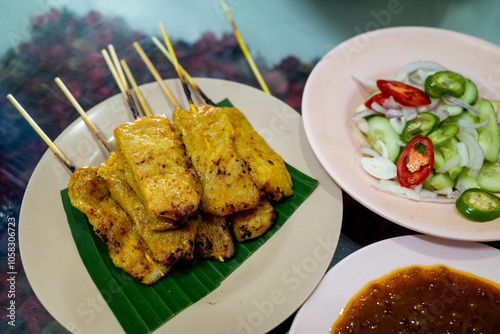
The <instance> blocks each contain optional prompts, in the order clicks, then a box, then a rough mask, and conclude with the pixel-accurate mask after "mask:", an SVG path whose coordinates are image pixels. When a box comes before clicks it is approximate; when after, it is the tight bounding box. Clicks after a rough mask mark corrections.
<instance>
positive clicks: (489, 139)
mask: <svg viewBox="0 0 500 334" xmlns="http://www.w3.org/2000/svg"><path fill="white" fill-rule="evenodd" d="M477 110H478V111H479V113H480V114H479V120H478V121H479V123H481V122H484V121H488V124H486V125H485V126H483V127H482V128H480V129H478V131H477V132H478V134H479V138H478V140H477V141H478V142H479V145H481V147H482V149H483V151H484V160H486V161H491V162H496V161H498V155H499V154H500V137H499V135H498V132H499V126H498V119H497V114H496V112H495V109H494V108H493V105H492V104H491V102H490V101H489V100H486V99H481V100H480V101H479V103H478V104H477Z"/></svg>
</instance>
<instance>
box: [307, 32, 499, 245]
mask: <svg viewBox="0 0 500 334" xmlns="http://www.w3.org/2000/svg"><path fill="white" fill-rule="evenodd" d="M414 60H431V61H435V62H438V63H440V64H441V65H443V66H444V67H446V68H448V69H450V70H453V71H456V72H459V73H461V74H463V75H464V76H466V77H468V78H470V79H471V80H472V81H474V82H475V83H476V85H477V86H478V88H479V95H480V96H481V97H484V98H488V99H500V81H499V80H498V78H500V66H498V64H500V47H498V46H496V45H493V44H491V43H488V42H485V41H483V40H480V39H478V38H475V37H471V36H468V35H464V34H461V33H457V32H453V31H447V30H442V29H436V28H424V27H398V28H388V29H381V30H376V31H372V32H369V33H365V34H362V35H358V36H356V37H354V38H352V39H350V40H348V41H346V42H344V43H342V44H340V45H339V46H337V47H336V48H334V49H333V50H331V51H330V52H329V53H327V54H326V55H325V56H324V57H323V59H322V60H321V61H320V62H319V63H318V64H317V65H316V67H315V68H314V69H313V71H312V73H311V75H310V77H309V79H308V81H307V83H306V87H305V91H304V97H303V102H302V104H303V105H302V113H303V119H304V126H305V130H306V135H307V137H308V139H309V142H310V144H311V146H312V148H313V151H314V153H315V154H316V156H317V157H318V159H319V161H320V162H321V164H322V165H323V167H324V168H325V169H326V171H327V173H328V174H329V175H330V176H331V177H332V178H333V179H334V181H335V182H336V183H337V184H338V185H339V186H340V187H341V188H342V189H344V190H345V191H346V192H347V193H349V194H350V195H351V196H352V197H353V198H355V199H356V200H357V201H359V202H360V203H362V204H363V205H365V206H366V207H367V208H369V209H370V210H372V211H374V212H375V213H377V214H379V215H381V216H383V217H385V218H387V219H389V220H391V221H392V222H394V223H397V224H399V225H402V226H404V227H406V228H409V229H411V230H414V231H418V232H421V233H425V234H429V235H433V236H438V237H443V238H449V239H456V240H471V241H494V240H500V219H497V220H495V221H491V222H487V223H475V222H471V221H468V220H466V219H464V218H462V216H461V215H460V214H459V213H458V211H457V210H456V208H455V206H454V205H453V204H442V203H421V202H416V201H412V200H409V199H406V198H399V197H396V196H393V195H389V194H386V193H383V192H381V191H379V190H377V189H375V188H374V187H373V186H371V184H372V182H373V181H375V179H374V178H372V177H371V176H369V175H368V174H367V173H366V172H364V170H363V169H362V167H361V163H360V158H361V153H360V150H359V144H358V142H357V141H356V139H355V136H354V131H353V129H354V123H353V121H352V115H353V113H354V111H355V109H356V107H357V106H358V105H359V104H360V103H362V102H363V101H364V100H365V99H366V97H367V96H368V94H369V92H367V91H366V90H364V89H363V88H362V87H361V85H359V84H358V83H357V82H356V81H355V80H354V79H353V78H352V76H353V74H357V75H360V76H362V77H365V78H367V79H370V80H377V79H380V78H384V77H389V76H391V75H393V74H394V73H395V72H396V71H397V70H398V69H400V68H401V67H403V66H404V65H406V64H408V63H410V62H412V61H414Z"/></svg>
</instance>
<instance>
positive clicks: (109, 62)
mask: <svg viewBox="0 0 500 334" xmlns="http://www.w3.org/2000/svg"><path fill="white" fill-rule="evenodd" d="M101 53H102V56H103V57H104V60H105V61H106V64H107V65H108V68H109V71H110V72H111V74H112V75H113V78H114V79H115V81H116V84H117V85H118V88H119V89H120V92H121V93H122V94H123V97H124V98H125V100H127V99H128V96H127V91H126V90H125V87H124V86H123V83H122V80H121V79H120V76H119V74H118V72H117V70H116V67H115V65H114V64H113V61H112V60H111V57H110V56H109V53H108V51H106V49H102V50H101Z"/></svg>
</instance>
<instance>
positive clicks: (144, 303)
mask: <svg viewBox="0 0 500 334" xmlns="http://www.w3.org/2000/svg"><path fill="white" fill-rule="evenodd" d="M217 105H218V106H227V107H232V104H231V102H230V101H229V100H227V99H225V100H223V101H221V102H220V103H218V104H217ZM287 168H288V170H289V172H290V174H291V176H292V179H293V183H294V195H293V196H292V197H290V198H289V199H287V200H286V201H283V202H280V203H274V204H273V206H274V208H275V209H276V211H277V218H276V221H275V224H274V226H273V227H272V228H271V229H270V230H269V231H267V232H266V234H264V235H263V236H261V237H259V238H257V239H254V240H250V241H246V242H244V243H239V242H237V241H236V240H235V255H234V257H233V259H231V260H227V261H225V262H221V261H206V260H197V259H194V260H193V261H191V262H190V263H189V265H184V266H180V267H174V268H173V269H172V271H170V272H169V273H168V274H167V276H166V277H164V278H162V279H161V280H160V281H158V282H157V283H156V284H154V285H152V286H146V285H143V284H141V283H139V282H138V281H136V280H135V279H134V278H133V277H131V276H129V275H128V274H126V273H125V272H124V271H123V270H122V269H119V268H117V267H115V266H114V265H113V262H112V261H111V259H110V257H109V256H108V252H107V246H106V244H105V243H104V242H102V240H101V239H99V237H98V236H97V235H96V234H95V233H94V231H93V229H92V226H91V225H90V223H89V222H88V220H87V217H86V216H85V215H84V214H82V213H81V212H80V211H79V210H78V209H76V208H74V207H73V206H72V205H71V202H70V199H69V196H68V189H64V190H62V191H61V198H62V202H63V206H64V210H65V212H66V216H67V219H68V224H69V226H70V229H71V234H72V236H73V239H74V241H75V243H76V246H77V249H78V252H79V254H80V257H81V258H82V261H83V264H84V265H85V268H86V269H87V271H88V273H89V274H90V276H91V278H92V280H93V281H94V283H95V285H96V286H97V288H98V290H99V291H100V292H101V294H102V296H103V298H104V300H105V301H106V302H107V303H108V305H109V307H110V309H111V310H112V311H113V313H114V315H115V316H116V318H117V319H118V322H119V323H120V324H121V326H122V327H123V329H124V331H125V332H126V333H149V332H152V331H154V330H155V329H157V328H158V327H160V326H161V325H162V324H164V323H165V322H167V321H168V320H169V319H171V318H172V317H173V316H175V315H176V314H177V313H179V312H181V311H182V310H184V309H185V308H187V307H189V306H190V305H192V304H193V303H195V302H197V301H198V300H200V299H202V298H203V297H205V296H206V295H208V294H209V293H210V292H212V291H214V290H215V289H216V288H217V287H218V286H219V285H220V284H221V282H222V281H223V280H224V279H225V278H226V277H228V276H229V275H230V274H231V273H232V272H233V271H234V270H236V269H237V268H238V266H239V265H240V264H242V263H243V262H244V261H245V260H246V259H247V258H248V257H250V256H251V255H252V254H253V253H254V252H255V251H256V250H257V249H259V247H260V246H262V245H263V244H264V243H265V242H266V241H267V240H269V239H270V238H271V237H272V236H273V235H274V234H275V233H276V232H277V231H278V230H279V229H280V227H282V226H283V224H285V222H286V221H287V220H288V219H289V218H290V216H292V214H293V213H294V212H295V210H297V208H298V207H299V206H300V205H301V204H302V203H303V202H304V201H305V200H306V199H307V197H308V196H309V195H310V194H311V193H312V192H313V190H314V189H315V188H316V186H317V184H318V181H317V180H315V179H313V178H311V177H309V176H307V175H305V174H303V173H302V172H300V171H299V170H297V169H295V168H294V167H292V166H290V165H287Z"/></svg>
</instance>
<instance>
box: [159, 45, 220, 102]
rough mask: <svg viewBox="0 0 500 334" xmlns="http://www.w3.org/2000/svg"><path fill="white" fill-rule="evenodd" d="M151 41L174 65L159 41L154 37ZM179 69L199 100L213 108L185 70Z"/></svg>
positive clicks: (209, 100) (208, 99)
mask: <svg viewBox="0 0 500 334" xmlns="http://www.w3.org/2000/svg"><path fill="white" fill-rule="evenodd" d="M151 40H152V41H153V43H155V44H156V46H157V47H158V49H159V50H160V51H161V52H162V53H163V54H164V55H165V57H166V58H167V59H168V60H169V61H170V62H171V63H172V65H173V64H174V60H173V59H172V56H171V55H170V53H169V51H168V50H167V48H166V47H165V46H164V45H163V44H162V43H161V42H160V40H159V39H158V38H156V37H155V36H153V37H152V38H151ZM179 68H180V70H181V72H182V75H183V76H184V77H185V78H186V80H187V81H188V82H189V84H190V85H191V87H193V88H194V90H195V91H196V92H197V93H198V94H200V96H201V98H202V99H203V100H204V101H205V103H206V104H209V105H211V106H214V105H215V103H214V102H213V101H212V100H211V99H210V98H209V97H208V96H207V95H206V94H205V93H204V92H203V91H202V90H201V88H200V87H199V86H198V85H197V84H196V82H195V81H194V80H193V78H192V77H191V76H190V75H189V73H188V72H186V70H185V69H184V68H183V67H182V66H181V65H180V64H179Z"/></svg>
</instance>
